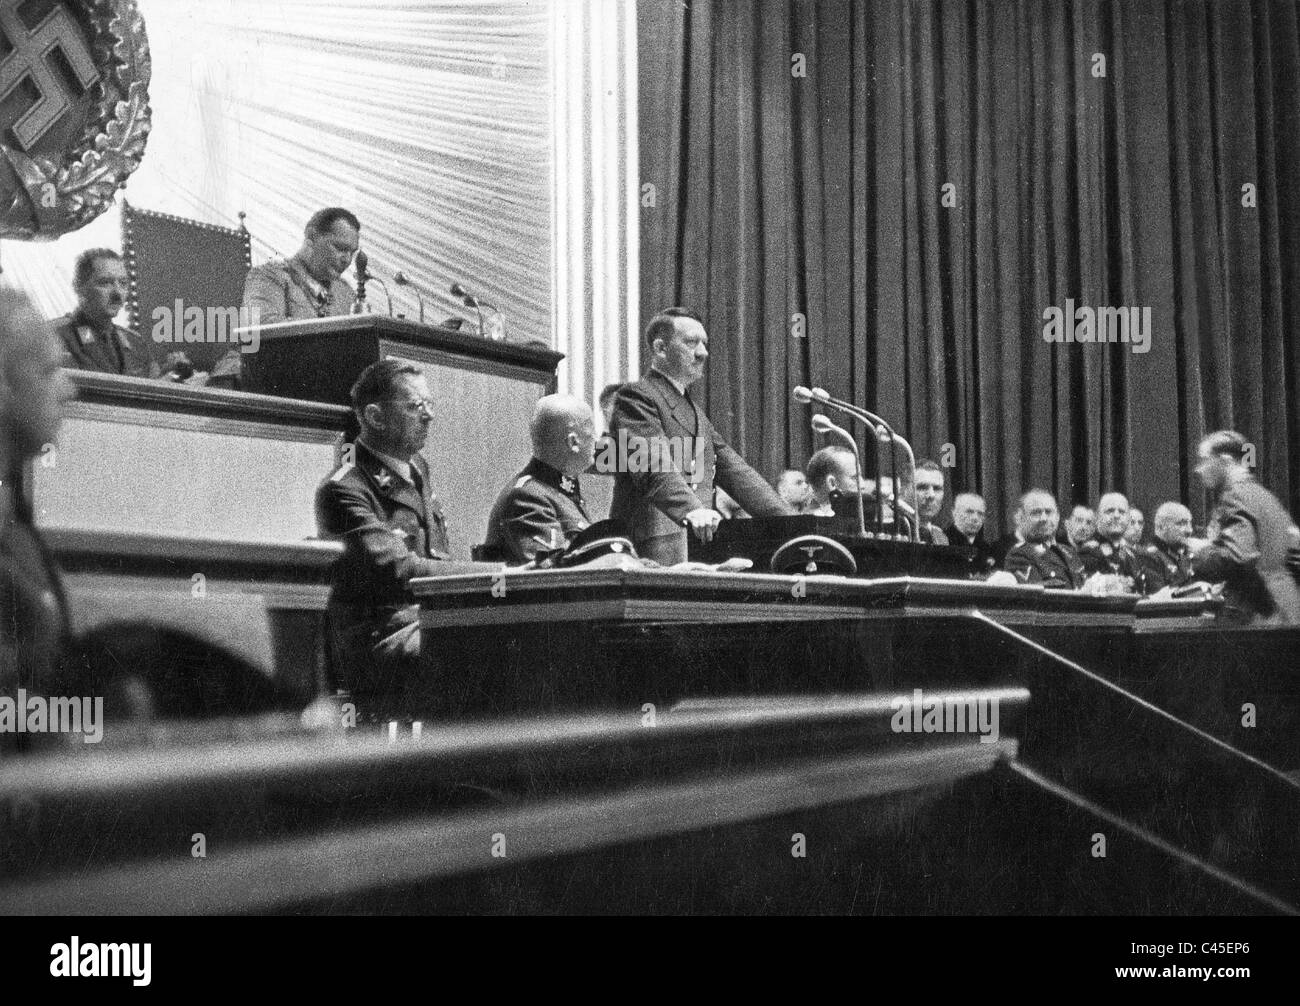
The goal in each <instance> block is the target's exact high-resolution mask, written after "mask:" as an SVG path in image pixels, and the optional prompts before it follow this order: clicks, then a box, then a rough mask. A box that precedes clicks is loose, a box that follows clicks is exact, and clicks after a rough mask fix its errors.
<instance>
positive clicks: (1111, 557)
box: [1078, 493, 1142, 592]
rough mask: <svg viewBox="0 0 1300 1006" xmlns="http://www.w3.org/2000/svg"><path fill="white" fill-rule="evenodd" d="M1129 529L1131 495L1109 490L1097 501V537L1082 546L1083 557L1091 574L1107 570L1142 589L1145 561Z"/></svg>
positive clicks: (1080, 549) (1085, 569)
mask: <svg viewBox="0 0 1300 1006" xmlns="http://www.w3.org/2000/svg"><path fill="white" fill-rule="evenodd" d="M1128 529H1129V505H1128V499H1127V498H1126V497H1125V496H1124V494H1123V493H1107V494H1106V495H1105V496H1103V497H1102V498H1101V500H1100V501H1099V502H1098V503H1097V540H1096V541H1092V542H1087V543H1085V544H1083V545H1081V546H1080V547H1079V552H1078V555H1079V559H1080V561H1082V563H1083V568H1084V571H1085V572H1087V573H1088V575H1090V576H1091V575H1092V574H1093V573H1106V574H1110V575H1112V576H1118V577H1121V578H1123V579H1126V580H1127V581H1128V582H1127V584H1126V586H1128V587H1129V588H1131V589H1134V590H1138V591H1139V592H1140V590H1141V579H1142V564H1141V562H1140V561H1139V560H1138V557H1137V553H1136V552H1134V551H1133V546H1132V545H1130V544H1129V543H1128V542H1127V541H1126V540H1125V538H1124V536H1125V535H1126V534H1127V533H1128Z"/></svg>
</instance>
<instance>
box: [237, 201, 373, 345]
mask: <svg viewBox="0 0 1300 1006" xmlns="http://www.w3.org/2000/svg"><path fill="white" fill-rule="evenodd" d="M360 247H361V223H360V221H358V220H357V218H356V216H355V214H353V213H352V212H351V211H349V210H345V209H343V208H342V207H339V206H331V207H329V208H327V209H323V210H317V211H316V212H315V213H313V214H312V218H311V219H310V220H308V221H307V227H306V232H305V235H304V240H303V243H302V247H301V248H299V249H298V253H297V254H296V255H294V256H293V258H289V259H274V260H272V261H270V262H267V263H265V264H263V265H259V266H256V267H255V268H253V269H250V270H248V278H247V279H245V280H244V309H245V311H247V312H248V317H250V318H253V319H255V323H256V324H260V325H274V324H275V323H276V322H281V321H293V320H295V319H303V318H328V317H330V316H331V315H338V314H348V313H349V312H350V311H351V310H352V302H353V301H354V300H355V299H356V294H355V293H354V292H353V290H352V287H350V286H348V284H347V283H346V282H345V281H344V280H343V279H342V278H341V277H342V275H343V271H344V270H345V269H347V267H348V266H349V265H351V264H352V259H353V257H354V256H355V255H356V253H357V249H358V248H360ZM255 312H256V313H255Z"/></svg>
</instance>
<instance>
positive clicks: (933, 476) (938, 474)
mask: <svg viewBox="0 0 1300 1006" xmlns="http://www.w3.org/2000/svg"><path fill="white" fill-rule="evenodd" d="M915 485H916V505H917V507H918V508H920V511H921V514H920V524H921V540H922V541H924V542H929V543H930V544H931V545H947V544H948V536H947V535H946V534H944V533H943V529H942V528H941V527H939V525H938V524H936V523H935V522H934V519H935V518H936V517H938V516H939V511H940V510H942V509H943V496H944V477H943V469H942V468H940V467H939V464H938V462H935V461H930V460H928V459H926V460H922V461H918V462H917V463H916V482H915ZM904 499H906V496H904Z"/></svg>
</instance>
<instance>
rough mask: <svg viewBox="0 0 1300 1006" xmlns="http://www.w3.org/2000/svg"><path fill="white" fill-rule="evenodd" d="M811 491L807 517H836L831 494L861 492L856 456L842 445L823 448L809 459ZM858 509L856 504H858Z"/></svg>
mask: <svg viewBox="0 0 1300 1006" xmlns="http://www.w3.org/2000/svg"><path fill="white" fill-rule="evenodd" d="M807 479H808V487H809V488H810V489H811V490H812V492H811V494H810V496H809V497H808V503H807V506H806V508H805V510H804V513H809V514H812V515H813V516H814V517H834V516H835V508H834V507H833V506H832V505H831V493H836V492H839V493H855V492H857V491H858V475H857V467H856V463H855V462H854V460H853V452H852V451H851V450H849V449H848V448H847V447H841V446H840V445H839V444H831V445H830V446H829V447H823V448H822V449H821V450H819V451H818V452H817V453H816V454H814V455H813V456H812V457H811V458H809V459H808V472H807ZM855 505H856V504H855Z"/></svg>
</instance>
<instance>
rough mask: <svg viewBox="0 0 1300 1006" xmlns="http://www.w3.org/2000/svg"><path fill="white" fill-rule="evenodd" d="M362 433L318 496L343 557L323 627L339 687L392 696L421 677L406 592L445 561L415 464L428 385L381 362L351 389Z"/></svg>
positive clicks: (425, 421) (432, 504)
mask: <svg viewBox="0 0 1300 1006" xmlns="http://www.w3.org/2000/svg"><path fill="white" fill-rule="evenodd" d="M352 408H353V410H354V411H355V412H356V415H357V420H358V422H359V423H360V426H361V433H360V435H359V436H358V437H357V441H356V443H355V444H353V445H352V452H353V456H352V461H351V463H349V464H344V465H343V466H342V467H341V468H339V469H338V470H337V471H336V472H334V474H333V475H331V476H330V477H329V478H328V479H326V481H325V482H324V483H323V484H322V485H321V487H320V489H319V490H317V493H316V523H317V526H318V527H319V528H320V533H321V536H322V537H324V538H335V539H340V540H342V542H343V545H344V548H345V551H344V553H343V557H342V558H341V559H340V560H339V561H338V562H337V563H336V564H335V567H334V570H333V590H332V592H331V594H330V606H329V621H330V638H331V647H332V653H333V655H334V659H335V666H336V670H337V672H338V676H339V679H340V681H339V683H340V684H342V685H344V686H345V687H349V688H352V689H354V690H357V691H362V692H368V691H369V692H390V691H393V690H394V689H395V688H397V687H400V686H401V685H403V684H404V683H407V682H409V681H411V680H413V676H414V674H415V672H416V671H417V670H418V667H419V658H420V619H419V608H418V606H417V605H416V604H415V603H414V602H413V601H412V599H411V597H410V595H409V594H408V592H407V582H408V581H409V580H410V579H411V578H412V577H416V576H431V575H433V574H435V573H437V572H438V569H439V567H440V565H441V562H440V560H443V559H446V558H447V557H448V554H449V549H448V546H447V531H446V526H445V523H444V520H443V515H442V506H441V504H439V502H438V500H437V497H436V496H435V495H434V493H433V487H432V486H431V485H430V484H429V466H428V464H427V463H426V462H425V460H424V458H423V457H422V456H421V455H420V453H419V452H420V449H421V448H422V447H423V446H424V443H425V440H426V439H427V438H428V436H429V422H430V418H431V415H432V410H431V409H430V407H429V385H428V382H427V380H426V379H425V376H424V374H423V373H421V371H420V369H419V368H418V367H416V366H414V365H413V364H410V363H405V362H403V361H401V360H394V359H385V360H380V361H379V362H378V363H372V364H371V365H370V366H369V367H367V368H366V369H365V370H363V371H362V372H361V376H360V377H359V378H357V382H356V384H354V385H353V386H352Z"/></svg>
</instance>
